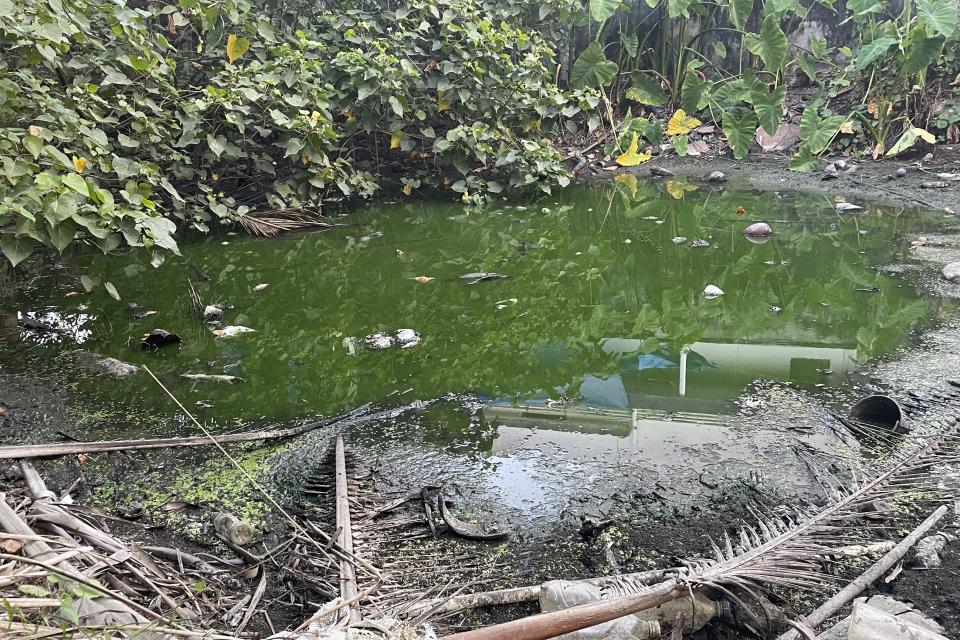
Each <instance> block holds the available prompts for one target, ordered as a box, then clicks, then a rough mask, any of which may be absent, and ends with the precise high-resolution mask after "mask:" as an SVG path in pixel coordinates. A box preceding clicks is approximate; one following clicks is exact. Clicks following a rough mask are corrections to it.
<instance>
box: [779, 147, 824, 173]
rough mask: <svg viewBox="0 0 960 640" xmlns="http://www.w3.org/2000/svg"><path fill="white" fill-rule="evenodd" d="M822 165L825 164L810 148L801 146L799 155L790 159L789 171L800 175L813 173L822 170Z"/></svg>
mask: <svg viewBox="0 0 960 640" xmlns="http://www.w3.org/2000/svg"><path fill="white" fill-rule="evenodd" d="M821 164H823V163H822V162H821V160H820V158H819V157H818V156H817V155H816V154H815V153H813V152H812V151H811V150H810V147H809V146H807V145H805V144H804V145H801V146H800V149H799V150H798V151H797V155H795V156H793V157H792V158H790V163H789V164H788V165H787V169H789V170H790V171H796V172H798V173H813V172H814V171H819V170H820V165H821Z"/></svg>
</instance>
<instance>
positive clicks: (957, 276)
mask: <svg viewBox="0 0 960 640" xmlns="http://www.w3.org/2000/svg"><path fill="white" fill-rule="evenodd" d="M941 273H942V274H943V277H944V278H946V279H947V280H949V281H950V282H958V281H960V262H951V263H949V264H947V265H945V266H944V267H943V270H942V271H941Z"/></svg>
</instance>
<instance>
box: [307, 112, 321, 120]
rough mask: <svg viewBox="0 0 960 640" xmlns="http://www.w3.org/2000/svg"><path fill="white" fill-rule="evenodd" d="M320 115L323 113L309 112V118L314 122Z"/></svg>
mask: <svg viewBox="0 0 960 640" xmlns="http://www.w3.org/2000/svg"><path fill="white" fill-rule="evenodd" d="M322 117H323V114H322V113H320V112H319V111H314V112H313V113H311V114H310V119H311V120H313V121H314V122H316V121H317V120H319V119H320V118H322Z"/></svg>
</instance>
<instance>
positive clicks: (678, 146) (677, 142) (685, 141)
mask: <svg viewBox="0 0 960 640" xmlns="http://www.w3.org/2000/svg"><path fill="white" fill-rule="evenodd" d="M689 143H690V140H689V138H687V136H673V137H672V138H670V144H672V145H673V150H674V151H676V152H677V155H678V156H680V157H683V156H685V155H687V146H688V145H689Z"/></svg>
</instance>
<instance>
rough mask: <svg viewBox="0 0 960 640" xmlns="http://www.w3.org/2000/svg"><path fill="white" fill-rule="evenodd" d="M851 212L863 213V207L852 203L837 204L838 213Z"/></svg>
mask: <svg viewBox="0 0 960 640" xmlns="http://www.w3.org/2000/svg"><path fill="white" fill-rule="evenodd" d="M851 211H863V207H861V206H860V205H856V204H852V203H850V202H838V203H837V213H850V212H851Z"/></svg>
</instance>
